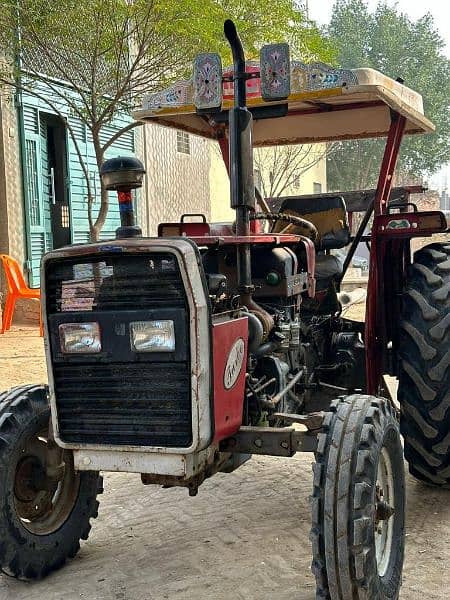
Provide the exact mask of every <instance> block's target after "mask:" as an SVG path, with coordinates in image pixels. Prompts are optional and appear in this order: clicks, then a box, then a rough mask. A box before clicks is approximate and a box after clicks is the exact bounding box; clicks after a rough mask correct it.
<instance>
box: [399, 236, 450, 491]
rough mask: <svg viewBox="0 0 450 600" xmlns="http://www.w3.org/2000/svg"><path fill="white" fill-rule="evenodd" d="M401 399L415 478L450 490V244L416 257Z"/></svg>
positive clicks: (405, 313)
mask: <svg viewBox="0 0 450 600" xmlns="http://www.w3.org/2000/svg"><path fill="white" fill-rule="evenodd" d="M399 355H400V361H401V362H400V371H399V387H398V399H399V402H400V406H401V419H400V427H401V432H402V434H403V437H404V439H405V458H406V460H407V461H408V464H409V470H410V472H411V474H412V475H414V477H416V478H417V479H420V480H422V481H425V482H426V483H428V484H432V485H437V486H441V487H450V386H449V381H450V243H447V244H430V245H428V246H425V247H424V248H422V249H421V250H419V251H417V252H416V253H415V255H414V263H413V265H412V266H411V269H410V273H409V279H408V283H407V286H406V290H405V292H404V295H403V309H402V319H401V338H400V347H399Z"/></svg>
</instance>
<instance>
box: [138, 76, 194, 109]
mask: <svg viewBox="0 0 450 600" xmlns="http://www.w3.org/2000/svg"><path fill="white" fill-rule="evenodd" d="M188 104H192V81H179V82H177V83H175V84H174V85H172V86H170V87H169V88H167V89H165V90H163V91H161V92H156V93H152V94H147V95H145V96H144V100H143V103H142V108H143V109H144V110H158V109H161V108H170V107H178V106H186V105H188Z"/></svg>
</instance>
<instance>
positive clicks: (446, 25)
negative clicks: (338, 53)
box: [304, 0, 450, 57]
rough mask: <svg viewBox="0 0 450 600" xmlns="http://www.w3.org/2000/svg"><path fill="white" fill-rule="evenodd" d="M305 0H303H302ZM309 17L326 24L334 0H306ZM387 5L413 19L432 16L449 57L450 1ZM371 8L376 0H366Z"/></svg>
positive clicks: (414, 0)
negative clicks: (427, 15)
mask: <svg viewBox="0 0 450 600" xmlns="http://www.w3.org/2000/svg"><path fill="white" fill-rule="evenodd" d="M304 1H305V0H304ZM306 3H307V4H308V9H309V17H310V18H311V19H313V20H314V21H316V22H317V23H318V24H320V25H326V24H327V23H328V22H329V20H330V16H331V10H332V8H333V4H334V0H306ZM386 3H387V4H388V5H389V6H393V5H394V4H396V5H397V6H398V8H399V9H400V11H401V12H404V13H406V14H407V15H408V16H409V17H410V18H411V19H413V20H414V21H415V20H417V19H420V17H423V15H424V14H426V13H427V12H429V13H431V14H432V15H433V17H434V21H435V24H436V26H437V29H438V30H439V32H440V34H441V36H442V38H443V39H444V41H445V42H446V44H447V46H446V53H447V56H449V57H450V2H449V1H448V0H426V1H425V2H424V0H397V1H395V0H387V1H386ZM367 4H368V5H369V8H370V9H371V10H373V9H375V8H376V6H377V4H378V0H367Z"/></svg>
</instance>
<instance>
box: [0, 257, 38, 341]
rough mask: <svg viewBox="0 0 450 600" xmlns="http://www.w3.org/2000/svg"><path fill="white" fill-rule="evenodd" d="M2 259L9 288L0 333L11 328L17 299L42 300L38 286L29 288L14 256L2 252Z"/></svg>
mask: <svg viewBox="0 0 450 600" xmlns="http://www.w3.org/2000/svg"><path fill="white" fill-rule="evenodd" d="M0 260H1V261H2V264H3V268H4V270H5V275H6V285H7V289H8V293H7V295H6V301H5V310H4V312H3V321H2V328H1V331H0V333H5V331H7V330H8V329H10V328H11V323H12V320H13V315H14V309H15V307H16V301H17V300H18V299H19V298H36V299H37V300H40V299H41V292H40V290H39V289H37V288H29V287H28V286H27V284H26V282H25V279H24V276H23V273H22V271H21V270H20V267H19V264H18V262H17V261H16V260H14V258H12V257H11V256H8V255H7V254H0ZM39 334H40V335H41V336H42V335H44V328H43V326H42V315H41V309H40V308H39Z"/></svg>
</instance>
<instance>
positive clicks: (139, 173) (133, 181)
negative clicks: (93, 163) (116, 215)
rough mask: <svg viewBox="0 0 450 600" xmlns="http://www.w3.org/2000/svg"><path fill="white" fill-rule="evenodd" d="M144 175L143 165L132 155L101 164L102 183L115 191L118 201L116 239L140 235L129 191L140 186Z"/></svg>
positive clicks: (111, 159) (140, 231)
mask: <svg viewBox="0 0 450 600" xmlns="http://www.w3.org/2000/svg"><path fill="white" fill-rule="evenodd" d="M144 175H145V169H144V165H143V164H142V163H141V161H140V160H138V159H137V158H135V157H134V156H118V157H117V158H110V159H109V160H106V161H105V162H104V163H103V165H102V168H101V170H100V176H101V178H102V181H103V185H104V186H105V188H106V189H107V190H109V191H111V190H114V191H116V192H117V197H118V201H119V211H120V227H118V228H117V230H116V238H117V239H123V238H132V237H139V236H141V235H142V230H141V228H140V227H138V226H137V225H136V223H135V217H134V209H133V199H132V195H131V192H132V190H135V189H137V188H140V187H142V180H143V178H144Z"/></svg>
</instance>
